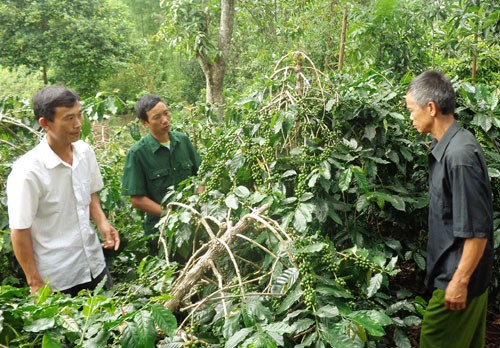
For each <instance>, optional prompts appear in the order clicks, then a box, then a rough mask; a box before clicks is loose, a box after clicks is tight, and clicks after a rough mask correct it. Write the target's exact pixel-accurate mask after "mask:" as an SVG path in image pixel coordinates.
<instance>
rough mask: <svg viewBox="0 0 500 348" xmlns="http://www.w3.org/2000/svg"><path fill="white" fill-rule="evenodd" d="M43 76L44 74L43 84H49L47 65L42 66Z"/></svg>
mask: <svg viewBox="0 0 500 348" xmlns="http://www.w3.org/2000/svg"><path fill="white" fill-rule="evenodd" d="M42 76H43V84H44V85H45V86H47V85H48V84H49V78H48V77H47V65H45V64H44V65H43V66H42Z"/></svg>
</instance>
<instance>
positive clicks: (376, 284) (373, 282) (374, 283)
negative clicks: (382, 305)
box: [366, 273, 383, 298]
mask: <svg viewBox="0 0 500 348" xmlns="http://www.w3.org/2000/svg"><path fill="white" fill-rule="evenodd" d="M382 281H383V277H382V274H381V273H377V274H375V275H374V276H373V277H372V278H371V279H370V285H369V286H368V289H367V290H368V291H367V294H366V296H367V297H368V298H370V297H372V296H373V295H375V294H376V293H377V291H378V290H379V289H380V286H381V285H382Z"/></svg>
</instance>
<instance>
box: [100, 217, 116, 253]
mask: <svg viewBox="0 0 500 348" xmlns="http://www.w3.org/2000/svg"><path fill="white" fill-rule="evenodd" d="M97 228H98V229H99V232H100V233H101V236H102V239H103V240H104V242H103V243H102V244H101V245H102V247H103V248H104V249H114V250H118V248H119V247H120V236H119V235H118V231H117V230H116V229H115V228H114V227H113V226H112V225H111V224H110V223H107V224H104V225H103V226H98V227H97Z"/></svg>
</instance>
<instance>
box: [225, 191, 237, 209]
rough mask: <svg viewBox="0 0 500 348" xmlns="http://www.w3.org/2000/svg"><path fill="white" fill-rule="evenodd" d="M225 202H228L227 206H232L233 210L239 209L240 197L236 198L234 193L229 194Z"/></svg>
mask: <svg viewBox="0 0 500 348" xmlns="http://www.w3.org/2000/svg"><path fill="white" fill-rule="evenodd" d="M224 203H226V206H227V207H228V208H231V209H233V210H236V209H238V198H236V196H235V195H233V194H230V195H229V196H227V197H226V199H225V200H224Z"/></svg>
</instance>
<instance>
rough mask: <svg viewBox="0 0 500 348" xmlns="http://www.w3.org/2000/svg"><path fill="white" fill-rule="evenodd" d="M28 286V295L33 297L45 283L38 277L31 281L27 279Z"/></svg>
mask: <svg viewBox="0 0 500 348" xmlns="http://www.w3.org/2000/svg"><path fill="white" fill-rule="evenodd" d="M28 285H29V286H30V295H35V294H36V293H37V292H38V290H40V289H41V288H42V287H43V286H44V285H45V282H44V281H43V279H42V278H40V276H38V277H35V278H33V279H28Z"/></svg>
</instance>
